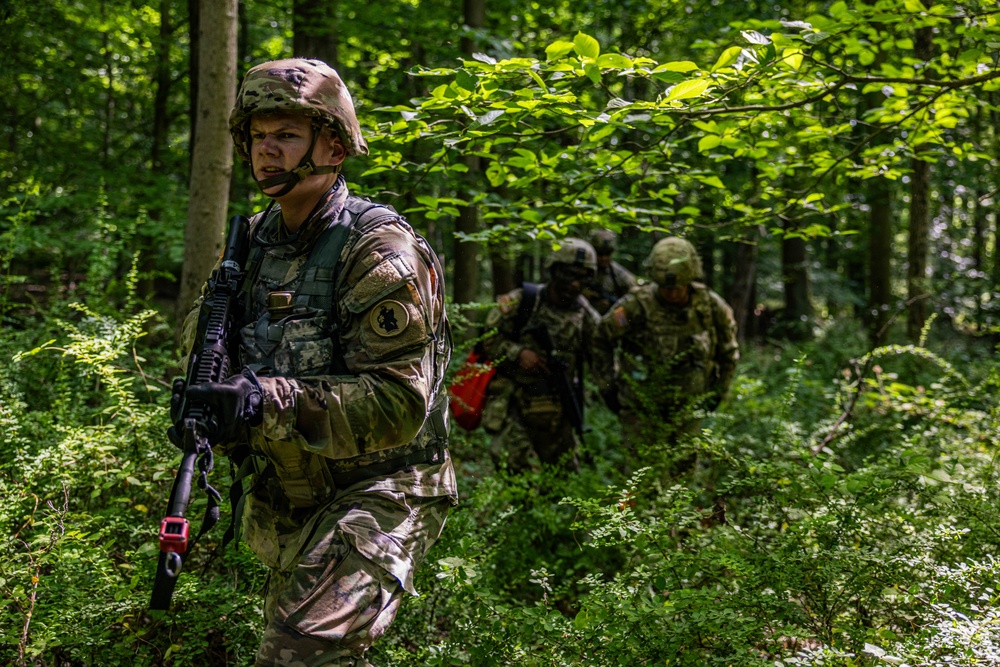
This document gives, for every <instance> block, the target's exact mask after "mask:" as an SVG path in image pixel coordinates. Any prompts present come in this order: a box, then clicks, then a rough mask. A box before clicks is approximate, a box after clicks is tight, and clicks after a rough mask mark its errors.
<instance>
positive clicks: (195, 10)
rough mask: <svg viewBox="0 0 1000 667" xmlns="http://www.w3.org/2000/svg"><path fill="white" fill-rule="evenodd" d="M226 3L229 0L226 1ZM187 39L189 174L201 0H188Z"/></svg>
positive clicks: (195, 117) (195, 114) (195, 116)
mask: <svg viewBox="0 0 1000 667" xmlns="http://www.w3.org/2000/svg"><path fill="white" fill-rule="evenodd" d="M226 1H227V2H228V1H229V0H226ZM187 5H188V39H190V41H191V48H190V50H189V52H188V82H189V90H188V121H189V122H188V125H189V127H188V137H190V139H188V142H189V150H188V173H189V174H190V172H191V160H192V159H193V158H194V138H195V136H197V134H198V71H199V66H200V62H199V60H200V58H199V53H200V51H201V0H188V3H187Z"/></svg>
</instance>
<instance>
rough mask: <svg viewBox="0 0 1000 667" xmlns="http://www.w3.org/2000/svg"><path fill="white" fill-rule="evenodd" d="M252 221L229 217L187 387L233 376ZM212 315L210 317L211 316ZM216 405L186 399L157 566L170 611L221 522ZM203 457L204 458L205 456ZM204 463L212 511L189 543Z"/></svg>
mask: <svg viewBox="0 0 1000 667" xmlns="http://www.w3.org/2000/svg"><path fill="white" fill-rule="evenodd" d="M249 229H250V221H249V220H247V219H246V218H245V217H243V216H241V215H235V216H233V217H232V219H230V221H229V234H228V236H227V238H226V248H225V251H224V252H223V254H222V262H221V263H220V264H219V267H218V268H217V269H216V270H215V271H213V272H212V276H211V278H209V281H208V296H207V298H206V299H205V302H204V304H203V306H202V308H203V311H202V316H201V317H200V318H199V323H198V336H197V338H195V340H196V341H197V343H196V348H195V349H194V350H193V351H192V353H191V358H190V361H189V363H188V371H187V378H186V386H188V387H190V386H193V385H196V384H201V383H202V382H221V381H223V380H225V379H226V378H227V377H228V376H229V367H230V356H231V355H230V350H231V348H232V343H231V339H232V336H233V334H234V329H235V322H234V317H235V316H238V315H239V313H240V308H239V303H240V289H241V287H242V284H243V277H244V273H243V265H244V264H246V261H247V255H248V254H249V251H250V239H249ZM206 314H207V317H206V316H205V315H206ZM214 420H215V417H214V416H213V415H212V414H211V409H210V408H209V407H208V406H207V405H204V404H203V403H199V402H195V401H185V403H184V405H183V407H182V409H181V419H180V422H179V424H178V425H177V428H178V430H180V429H181V427H183V430H182V431H181V432H180V433H179V434H178V436H179V439H181V440H182V443H181V445H182V446H181V449H182V451H183V452H184V454H183V456H182V457H181V464H180V467H179V468H178V469H177V477H175V478H174V486H173V489H172V490H171V492H170V502H169V504H168V509H167V515H166V516H165V517H164V519H163V522H162V523H161V524H160V560H159V563H158V564H157V566H156V580H155V582H154V583H153V595H152V598H151V600H150V605H149V607H150V609H154V610H166V609H169V607H170V598H171V597H173V594H174V586H175V585H176V584H177V576H178V575H179V574H180V573H181V569H182V568H183V566H184V558H185V557H186V556H187V554H188V551H189V550H190V548H191V547H192V546H193V545H194V543H195V542H196V541H197V540H198V537H201V536H202V535H204V534H205V533H206V532H207V531H208V530H209V529H210V528H211V527H212V526H214V525H215V523H216V522H218V520H219V501H220V500H221V498H222V497H221V496H220V495H219V492H218V491H216V490H215V489H214V488H212V487H211V486H210V485H209V483H208V473H210V472H211V471H212V468H213V466H214V456H213V454H212V447H211V445H210V444H209V443H208V437H207V433H208V431H209V429H210V428H211V427H212V425H213V424H214ZM199 457H200V458H199ZM196 461H197V463H198V469H199V473H200V474H199V478H198V486H199V487H200V488H201V489H202V490H204V491H205V493H206V494H207V495H208V509H207V510H206V511H205V518H204V519H203V520H202V525H201V531H200V532H199V533H198V537H196V538H195V539H194V540H191V541H190V543H189V541H188V535H189V525H188V520H187V519H185V518H184V513H185V512H186V511H187V507H188V503H189V502H190V500H191V483H192V480H193V479H194V466H195V462H196Z"/></svg>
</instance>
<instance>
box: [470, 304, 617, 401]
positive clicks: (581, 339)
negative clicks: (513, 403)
mask: <svg viewBox="0 0 1000 667" xmlns="http://www.w3.org/2000/svg"><path fill="white" fill-rule="evenodd" d="M523 296H524V290H523V289H522V288H520V287H519V288H517V289H515V290H514V291H512V292H510V293H508V294H504V295H502V296H501V297H500V298H499V299H497V305H496V306H495V307H494V308H493V309H492V310H491V311H490V312H489V314H488V315H487V316H486V328H487V329H496V330H497V333H496V335H494V336H490V337H489V338H487V339H485V340H484V341H483V350H484V351H485V352H486V356H488V357H489V358H490V359H492V360H495V361H499V362H500V363H499V365H498V366H497V372H498V373H499V374H500V375H501V376H502V377H504V378H507V379H509V380H512V381H513V383H514V384H515V385H516V386H518V387H522V388H523V387H531V388H532V389H534V390H535V391H534V392H533V394H535V395H538V394H540V393H544V392H545V391H547V390H546V389H544V387H545V385H547V384H548V383H547V382H546V379H545V376H543V375H537V374H530V373H526V372H525V371H524V370H522V369H521V367H520V366H519V365H518V363H517V358H518V355H519V354H520V353H521V350H523V349H525V348H530V349H532V350H534V351H536V352H538V353H540V354H545V353H546V351H545V349H544V348H543V346H542V345H541V344H540V342H539V341H538V339H537V337H536V336H534V335H532V333H531V330H532V329H533V328H535V327H543V328H545V329H546V330H547V331H548V333H549V337H550V338H551V340H552V345H553V348H554V350H555V354H556V355H558V356H559V357H560V358H561V359H562V360H563V361H565V362H566V365H567V367H568V368H569V369H570V370H571V371H572V372H573V377H571V378H570V379H571V381H573V382H574V383H579V382H581V381H582V378H580V377H577V371H578V369H581V368H583V366H584V365H589V364H590V348H591V341H592V338H593V335H594V329H595V327H596V326H597V321H598V314H597V312H596V311H595V310H594V309H593V307H591V305H590V304H589V303H588V302H587V300H586V299H585V298H583V297H582V296H580V297H577V301H576V303H575V304H573V306H571V307H570V308H566V309H562V308H556V307H555V306H553V305H552V304H550V303H549V302H548V299H546V294H545V287H544V286H542V289H541V291H540V292H539V293H538V296H537V298H536V299H535V303H534V308H533V309H532V312H531V313H530V315H528V317H527V319H526V320H525V325H524V327H522V328H521V330H520V331H518V330H517V328H518V327H517V323H518V309H519V307H520V305H521V300H522V299H523ZM550 393H551V392H550Z"/></svg>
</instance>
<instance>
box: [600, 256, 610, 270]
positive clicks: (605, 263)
mask: <svg viewBox="0 0 1000 667" xmlns="http://www.w3.org/2000/svg"><path fill="white" fill-rule="evenodd" d="M609 266H611V253H608V254H607V255H598V256H597V268H599V269H606V268H608V267H609Z"/></svg>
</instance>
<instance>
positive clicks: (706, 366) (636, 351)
mask: <svg viewBox="0 0 1000 667" xmlns="http://www.w3.org/2000/svg"><path fill="white" fill-rule="evenodd" d="M633 294H634V295H635V298H636V301H637V302H638V304H639V306H640V307H641V312H642V318H643V320H644V322H642V323H641V324H640V323H638V322H636V323H631V324H632V326H630V330H631V331H641V332H642V333H641V334H640V335H638V336H635V337H631V336H629V335H626V337H625V338H624V339H623V341H622V344H623V349H624V350H625V351H626V352H627V353H628V355H627V356H632V357H633V359H635V360H636V361H639V362H640V363H638V364H634V363H628V362H626V365H633V366H634V367H633V368H631V369H627V372H628V371H630V372H632V373H633V379H635V380H639V381H642V380H644V379H645V377H636V375H635V374H640V373H641V374H643V375H644V374H645V373H646V372H647V369H648V368H649V365H650V364H654V363H665V364H668V365H669V366H670V367H671V374H672V376H673V377H672V380H673V382H675V383H676V386H677V388H678V389H680V390H682V391H683V392H684V393H686V394H688V395H690V396H696V395H699V394H702V393H704V392H706V391H707V390H708V389H709V387H710V386H711V382H712V378H713V376H714V374H715V372H716V360H715V356H714V353H715V348H716V346H717V344H718V340H717V338H718V337H717V333H716V331H715V326H714V323H713V318H712V303H711V299H712V297H711V295H710V293H709V291H708V288H707V287H706V286H704V285H702V284H701V283H691V302H690V304H689V305H688V306H687V307H686V308H679V309H676V310H674V311H672V310H668V309H667V308H666V307H664V305H663V304H662V303H660V302H659V301H658V300H657V299H656V287H655V285H653V286H650V287H647V288H646V289H644V290H640V291H638V292H634V293H633ZM643 358H644V359H643ZM640 366H646V369H642V368H640Z"/></svg>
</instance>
